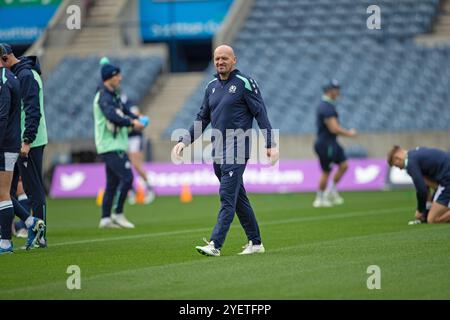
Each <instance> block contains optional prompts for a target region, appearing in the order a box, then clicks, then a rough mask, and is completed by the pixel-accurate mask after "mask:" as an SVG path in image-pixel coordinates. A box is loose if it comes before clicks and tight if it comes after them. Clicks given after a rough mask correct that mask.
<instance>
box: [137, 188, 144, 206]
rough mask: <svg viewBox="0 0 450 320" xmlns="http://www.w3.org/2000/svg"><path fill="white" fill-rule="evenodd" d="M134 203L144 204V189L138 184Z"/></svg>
mask: <svg viewBox="0 0 450 320" xmlns="http://www.w3.org/2000/svg"><path fill="white" fill-rule="evenodd" d="M136 203H137V204H144V203H145V188H144V187H143V186H142V184H140V183H139V184H138V186H137V190H136Z"/></svg>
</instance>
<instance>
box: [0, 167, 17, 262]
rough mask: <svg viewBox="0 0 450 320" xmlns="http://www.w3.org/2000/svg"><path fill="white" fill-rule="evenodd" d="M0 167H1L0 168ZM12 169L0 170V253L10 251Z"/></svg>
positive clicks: (12, 216) (12, 211)
mask: <svg viewBox="0 0 450 320" xmlns="http://www.w3.org/2000/svg"><path fill="white" fill-rule="evenodd" d="M0 169H1V168H0ZM12 176H13V173H12V171H5V170H4V168H3V170H0V227H1V240H0V254H2V253H6V252H12V243H11V236H12V222H13V219H14V209H13V204H12V201H11V196H10V188H11V181H12Z"/></svg>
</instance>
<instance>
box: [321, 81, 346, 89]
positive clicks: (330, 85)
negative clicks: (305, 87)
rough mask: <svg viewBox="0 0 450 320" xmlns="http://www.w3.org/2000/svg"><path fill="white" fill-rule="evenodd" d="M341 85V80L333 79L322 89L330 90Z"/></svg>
mask: <svg viewBox="0 0 450 320" xmlns="http://www.w3.org/2000/svg"><path fill="white" fill-rule="evenodd" d="M340 88H341V86H340V85H339V82H338V81H337V80H336V79H331V80H330V81H329V82H328V83H327V84H325V85H324V86H323V87H322V89H323V91H324V92H325V91H328V90H330V89H340Z"/></svg>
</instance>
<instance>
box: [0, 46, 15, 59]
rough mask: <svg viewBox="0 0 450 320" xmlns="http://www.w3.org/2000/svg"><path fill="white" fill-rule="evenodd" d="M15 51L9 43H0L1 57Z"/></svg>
mask: <svg viewBox="0 0 450 320" xmlns="http://www.w3.org/2000/svg"><path fill="white" fill-rule="evenodd" d="M11 53H13V51H12V48H11V46H10V45H9V44H7V43H0V57H3V56H6V55H8V54H11Z"/></svg>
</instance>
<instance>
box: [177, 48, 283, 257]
mask: <svg viewBox="0 0 450 320" xmlns="http://www.w3.org/2000/svg"><path fill="white" fill-rule="evenodd" d="M214 64H215V66H216V70H217V75H216V78H215V79H213V80H212V81H210V82H209V84H208V85H207V87H206V91H205V96H204V100H203V103H202V106H201V108H200V112H199V113H198V114H197V118H196V123H194V125H193V126H191V128H190V130H189V135H185V136H183V137H180V140H179V143H178V144H177V145H176V146H175V147H174V149H173V153H174V154H175V155H176V156H177V157H180V155H181V152H182V150H183V149H184V148H185V147H186V146H187V145H189V144H191V143H192V142H194V141H195V140H196V139H197V138H198V137H199V136H200V135H201V133H202V132H203V131H204V130H205V129H206V127H207V126H208V125H209V123H211V126H212V129H213V133H212V136H213V138H212V142H213V159H214V171H215V174H216V176H217V178H218V179H219V181H220V191H219V192H220V202H221V208H220V211H219V215H218V218H217V223H216V225H215V227H214V230H213V232H212V235H211V237H210V241H207V240H206V239H205V241H206V243H207V245H206V246H197V247H196V249H197V251H198V252H200V253H201V254H204V255H208V256H219V255H220V249H221V248H222V245H223V243H224V241H225V237H226V235H227V233H228V230H229V228H230V225H231V223H232V221H233V218H234V213H235V212H236V213H237V216H238V218H239V221H240V223H241V225H242V227H243V228H244V230H245V233H246V235H247V239H248V243H247V245H246V246H245V247H244V251H242V252H241V254H253V253H263V252H264V251H265V249H264V246H263V244H262V242H261V235H260V231H259V227H258V223H257V221H256V217H255V214H254V212H253V209H252V207H251V205H250V202H249V200H248V198H247V194H246V191H245V188H244V184H243V179H242V176H243V174H244V170H245V166H246V163H247V160H248V159H249V157H250V141H249V140H250V139H247V138H248V137H246V135H245V134H244V133H243V132H245V131H247V130H249V129H251V128H252V123H253V119H256V121H257V122H258V125H259V127H260V129H262V131H263V134H264V136H265V138H266V148H267V156H269V157H271V158H272V161H273V163H274V161H276V159H277V156H278V150H277V148H276V147H275V143H274V141H273V140H274V137H273V135H272V132H271V130H272V126H271V125H270V122H269V119H268V117H267V111H266V107H265V105H264V102H263V99H262V97H261V93H260V91H259V88H258V86H257V84H256V82H255V81H254V80H253V79H251V78H249V77H247V76H245V75H243V74H242V73H241V72H239V70H237V69H235V65H236V57H235V55H234V52H233V49H232V48H231V47H229V46H225V45H222V46H219V47H218V48H217V49H216V50H215V51H214ZM236 130H238V131H236ZM239 130H240V131H239Z"/></svg>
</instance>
